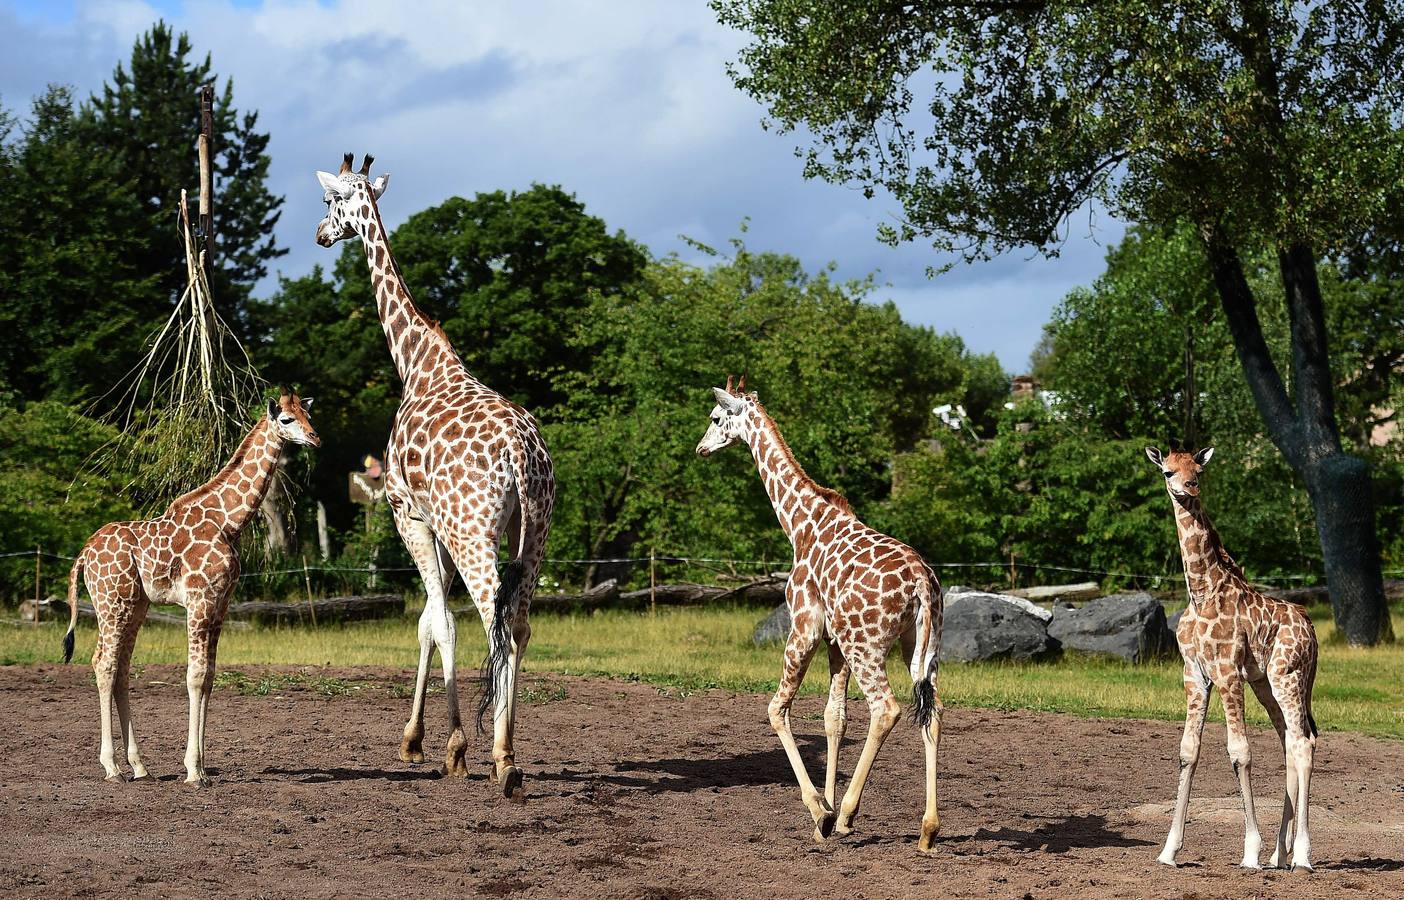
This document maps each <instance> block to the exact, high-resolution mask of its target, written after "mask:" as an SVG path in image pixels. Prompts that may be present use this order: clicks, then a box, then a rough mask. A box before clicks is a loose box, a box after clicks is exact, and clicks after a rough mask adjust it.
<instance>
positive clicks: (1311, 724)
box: [1307, 711, 1320, 737]
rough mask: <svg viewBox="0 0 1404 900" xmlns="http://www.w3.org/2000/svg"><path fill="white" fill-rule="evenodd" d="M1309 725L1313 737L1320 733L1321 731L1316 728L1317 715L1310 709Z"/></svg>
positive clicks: (1308, 713) (1308, 715)
mask: <svg viewBox="0 0 1404 900" xmlns="http://www.w3.org/2000/svg"><path fill="white" fill-rule="evenodd" d="M1307 727H1308V728H1310V729H1311V736H1312V737H1316V736H1317V735H1318V734H1320V732H1319V731H1317V730H1316V717H1315V716H1313V715H1312V714H1311V713H1310V711H1308V712H1307Z"/></svg>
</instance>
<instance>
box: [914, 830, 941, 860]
mask: <svg viewBox="0 0 1404 900" xmlns="http://www.w3.org/2000/svg"><path fill="white" fill-rule="evenodd" d="M940 830H941V823H940V822H934V823H931V824H929V825H928V824H927V823H926V822H922V823H921V837H920V838H918V839H917V849H918V850H920V851H921V852H922V853H930V852H931V851H933V850H935V849H936V834H937V832H939V831H940Z"/></svg>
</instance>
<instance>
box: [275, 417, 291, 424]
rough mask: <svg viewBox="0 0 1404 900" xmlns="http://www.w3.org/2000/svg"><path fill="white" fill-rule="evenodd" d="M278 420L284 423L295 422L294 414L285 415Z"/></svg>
mask: <svg viewBox="0 0 1404 900" xmlns="http://www.w3.org/2000/svg"><path fill="white" fill-rule="evenodd" d="M278 421H279V422H282V423H283V424H284V425H291V424H292V423H293V419H292V416H283V417H282V418H280V419H279V420H278Z"/></svg>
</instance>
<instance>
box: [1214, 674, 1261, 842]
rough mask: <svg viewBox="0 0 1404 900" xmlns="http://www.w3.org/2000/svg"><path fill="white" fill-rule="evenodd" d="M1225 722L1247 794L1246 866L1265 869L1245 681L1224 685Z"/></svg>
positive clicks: (1240, 784) (1231, 752)
mask: <svg viewBox="0 0 1404 900" xmlns="http://www.w3.org/2000/svg"><path fill="white" fill-rule="evenodd" d="M1222 699H1223V704H1224V722H1225V724H1226V725H1227V726H1228V755H1229V761H1230V762H1231V763H1232V764H1233V771H1234V774H1235V775H1236V776H1237V777H1238V788H1239V792H1240V793H1241V794H1242V795H1243V861H1242V862H1241V863H1239V865H1240V866H1242V867H1243V868H1245V869H1261V868H1262V863H1260V862H1258V855H1259V853H1260V852H1261V850H1262V844H1263V839H1262V836H1261V835H1260V834H1259V833H1258V815H1257V812H1256V810H1255V809H1254V807H1253V780H1252V768H1253V752H1252V750H1251V748H1250V747H1249V745H1248V727H1247V725H1246V724H1245V722H1244V718H1243V682H1242V681H1238V680H1234V681H1231V682H1229V683H1228V684H1226V685H1224V688H1223V695H1222Z"/></svg>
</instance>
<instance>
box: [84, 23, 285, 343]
mask: <svg viewBox="0 0 1404 900" xmlns="http://www.w3.org/2000/svg"><path fill="white" fill-rule="evenodd" d="M192 49H193V47H192V44H191V42H190V38H189V37H188V36H187V35H186V34H185V33H183V32H182V33H181V34H179V35H177V34H175V33H174V31H173V30H172V29H171V27H170V26H169V25H167V24H165V22H158V23H157V24H156V25H155V26H153V27H152V28H151V30H150V31H148V32H146V33H145V34H143V35H142V36H141V37H139V38H138V39H137V41H136V43H135V45H134V46H133V47H132V56H131V60H130V61H129V63H128V65H127V66H126V67H124V66H122V65H120V64H119V65H118V66H117V69H116V70H115V71H114V72H113V73H112V80H111V81H110V82H109V83H107V84H105V85H103V88H102V93H101V94H100V95H94V96H93V97H92V98H91V100H90V101H89V102H88V104H87V105H86V106H85V108H84V110H83V120H84V128H83V140H85V141H86V142H87V144H88V146H89V147H91V148H94V149H96V148H104V149H105V150H106V151H107V153H108V154H110V157H109V158H110V159H111V164H112V165H113V166H114V167H115V168H116V170H117V171H119V172H121V173H124V174H125V175H126V176H128V177H130V178H132V179H133V180H134V186H135V194H136V197H137V198H138V199H139V200H140V202H141V204H142V206H143V208H144V209H145V211H146V214H147V217H148V224H147V225H146V229H145V230H146V232H147V233H148V236H149V242H148V243H147V245H146V246H145V247H143V248H141V250H140V252H139V253H138V255H137V257H136V259H137V266H138V270H139V271H140V272H141V273H142V274H143V275H145V276H148V277H152V278H155V279H156V281H157V283H158V284H159V285H160V288H161V302H162V303H167V302H169V300H170V299H171V298H173V297H174V296H176V295H177V294H178V293H179V292H180V291H181V290H183V289H184V287H185V251H184V247H183V245H182V244H181V240H180V236H179V232H178V230H177V228H176V227H175V222H176V209H177V207H178V205H179V202H180V192H181V190H182V189H185V190H186V191H187V192H188V196H189V198H190V201H189V202H190V205H191V208H192V215H193V214H194V211H195V207H196V204H197V202H198V197H199V186H200V176H199V172H200V167H199V159H198V158H197V156H196V153H195V145H196V138H197V136H198V135H199V134H200V106H199V91H200V88H201V87H202V86H204V85H206V84H213V83H215V82H216V81H217V80H218V79H217V76H216V75H215V73H214V71H213V69H212V66H211V61H210V56H209V54H206V55H205V58H204V60H203V61H198V62H197V61H194V60H192V59H190V58H189V57H190V54H191V52H192ZM213 113H214V146H213V148H212V161H211V165H212V167H213V176H214V199H215V203H214V232H215V265H214V267H213V273H212V281H213V284H212V285H211V288H212V293H213V298H214V301H215V304H216V306H217V307H218V308H219V310H220V313H221V315H223V316H224V318H225V319H226V320H227V321H229V323H230V325H231V327H233V328H234V329H235V332H236V333H240V334H243V333H244V321H243V319H244V314H243V310H244V304H245V303H246V302H247V300H248V297H249V294H250V291H251V290H252V288H253V285H254V283H255V282H257V281H258V280H259V279H260V278H262V277H263V276H264V275H266V274H267V272H268V268H267V264H268V262H269V260H272V259H276V258H277V257H279V256H282V255H283V254H284V253H286V252H287V251H286V250H284V249H281V248H279V247H278V246H277V242H276V240H275V239H274V236H273V226H274V225H276V224H277V222H278V218H279V216H280V215H281V211H280V210H281V207H282V205H283V199H282V198H281V197H276V196H274V195H273V194H271V193H270V192H269V191H268V188H267V185H266V182H267V178H268V164H269V157H268V154H267V148H268V135H267V134H266V133H260V132H259V131H258V130H257V125H258V113H256V112H253V113H243V114H241V113H240V112H239V111H238V110H237V109H236V108H235V107H234V84H233V81H232V80H230V79H226V80H225V82H224V89H223V91H220V92H218V93H217V95H216V99H215V103H214V110H213Z"/></svg>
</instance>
